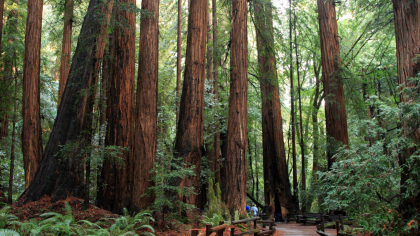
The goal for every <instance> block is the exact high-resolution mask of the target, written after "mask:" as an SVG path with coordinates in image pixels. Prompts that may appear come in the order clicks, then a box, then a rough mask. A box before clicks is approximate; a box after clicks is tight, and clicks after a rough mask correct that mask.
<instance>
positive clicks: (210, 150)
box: [206, 14, 217, 173]
mask: <svg viewBox="0 0 420 236" xmlns="http://www.w3.org/2000/svg"><path fill="white" fill-rule="evenodd" d="M208 16H209V17H208V21H207V42H210V41H211V40H212V22H213V20H212V15H211V14H209V15H208ZM206 66H207V68H206V71H207V82H208V83H213V50H212V47H211V45H210V44H209V43H208V44H207V61H206ZM213 87H214V83H213ZM209 93H210V94H213V88H212V89H211V90H210V91H209ZM216 123H217V122H216ZM214 131H215V130H213V129H211V130H208V132H214ZM213 145H214V137H211V138H210V140H208V141H206V153H207V158H208V163H209V167H210V170H211V171H212V172H213V173H214V172H215V170H216V166H215V163H216V152H215V147H214V146H213Z"/></svg>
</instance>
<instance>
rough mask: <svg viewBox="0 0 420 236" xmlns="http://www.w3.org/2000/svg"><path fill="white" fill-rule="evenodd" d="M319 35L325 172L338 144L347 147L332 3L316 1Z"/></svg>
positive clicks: (337, 43)
mask: <svg viewBox="0 0 420 236" xmlns="http://www.w3.org/2000/svg"><path fill="white" fill-rule="evenodd" d="M317 4H318V19H319V35H320V41H321V61H322V78H323V80H324V93H325V120H326V127H327V154H328V169H331V166H332V164H333V163H334V161H335V160H334V158H333V155H334V154H335V153H336V152H337V148H338V147H340V146H341V145H342V144H344V145H346V146H347V145H348V144H349V137H348V132H347V116H346V107H345V104H344V88H343V81H342V75H341V71H340V67H341V58H340V42H339V36H338V29H337V18H336V13H335V6H334V5H335V3H334V2H332V1H324V0H317Z"/></svg>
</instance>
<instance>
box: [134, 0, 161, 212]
mask: <svg viewBox="0 0 420 236" xmlns="http://www.w3.org/2000/svg"><path fill="white" fill-rule="evenodd" d="M142 9H143V10H147V11H148V12H150V13H152V14H153V15H154V17H148V18H142V19H141V25H140V28H141V31H140V50H139V72H138V79H137V105H136V133H135V145H134V163H133V164H134V172H133V173H134V182H133V192H132V194H133V195H132V196H133V206H134V208H139V209H146V208H147V207H148V206H150V205H152V204H153V201H154V199H155V197H154V196H152V195H147V196H142V195H144V194H146V193H147V191H148V189H149V188H150V187H152V186H154V183H153V182H152V181H150V180H151V179H152V177H153V176H154V175H153V174H152V173H150V172H151V170H152V169H153V168H154V167H155V160H156V142H157V133H156V131H157V129H156V124H157V102H158V67H159V64H158V58H159V57H158V52H159V48H158V36H159V25H158V19H159V1H157V0H143V1H142ZM140 196H142V197H140ZM134 210H136V211H137V210H138V209H134Z"/></svg>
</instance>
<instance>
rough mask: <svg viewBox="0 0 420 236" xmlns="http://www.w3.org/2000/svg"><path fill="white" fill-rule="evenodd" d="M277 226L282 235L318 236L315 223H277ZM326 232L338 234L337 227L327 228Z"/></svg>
mask: <svg viewBox="0 0 420 236" xmlns="http://www.w3.org/2000/svg"><path fill="white" fill-rule="evenodd" d="M276 228H277V230H278V231H280V235H281V236H309V235H310V236H318V234H317V233H316V225H315V224H307V225H303V223H276ZM325 232H326V233H329V234H332V235H337V230H335V229H325Z"/></svg>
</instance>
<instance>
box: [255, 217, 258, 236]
mask: <svg viewBox="0 0 420 236" xmlns="http://www.w3.org/2000/svg"><path fill="white" fill-rule="evenodd" d="M254 229H257V220H254ZM257 235H258V233H254V236H257Z"/></svg>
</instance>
